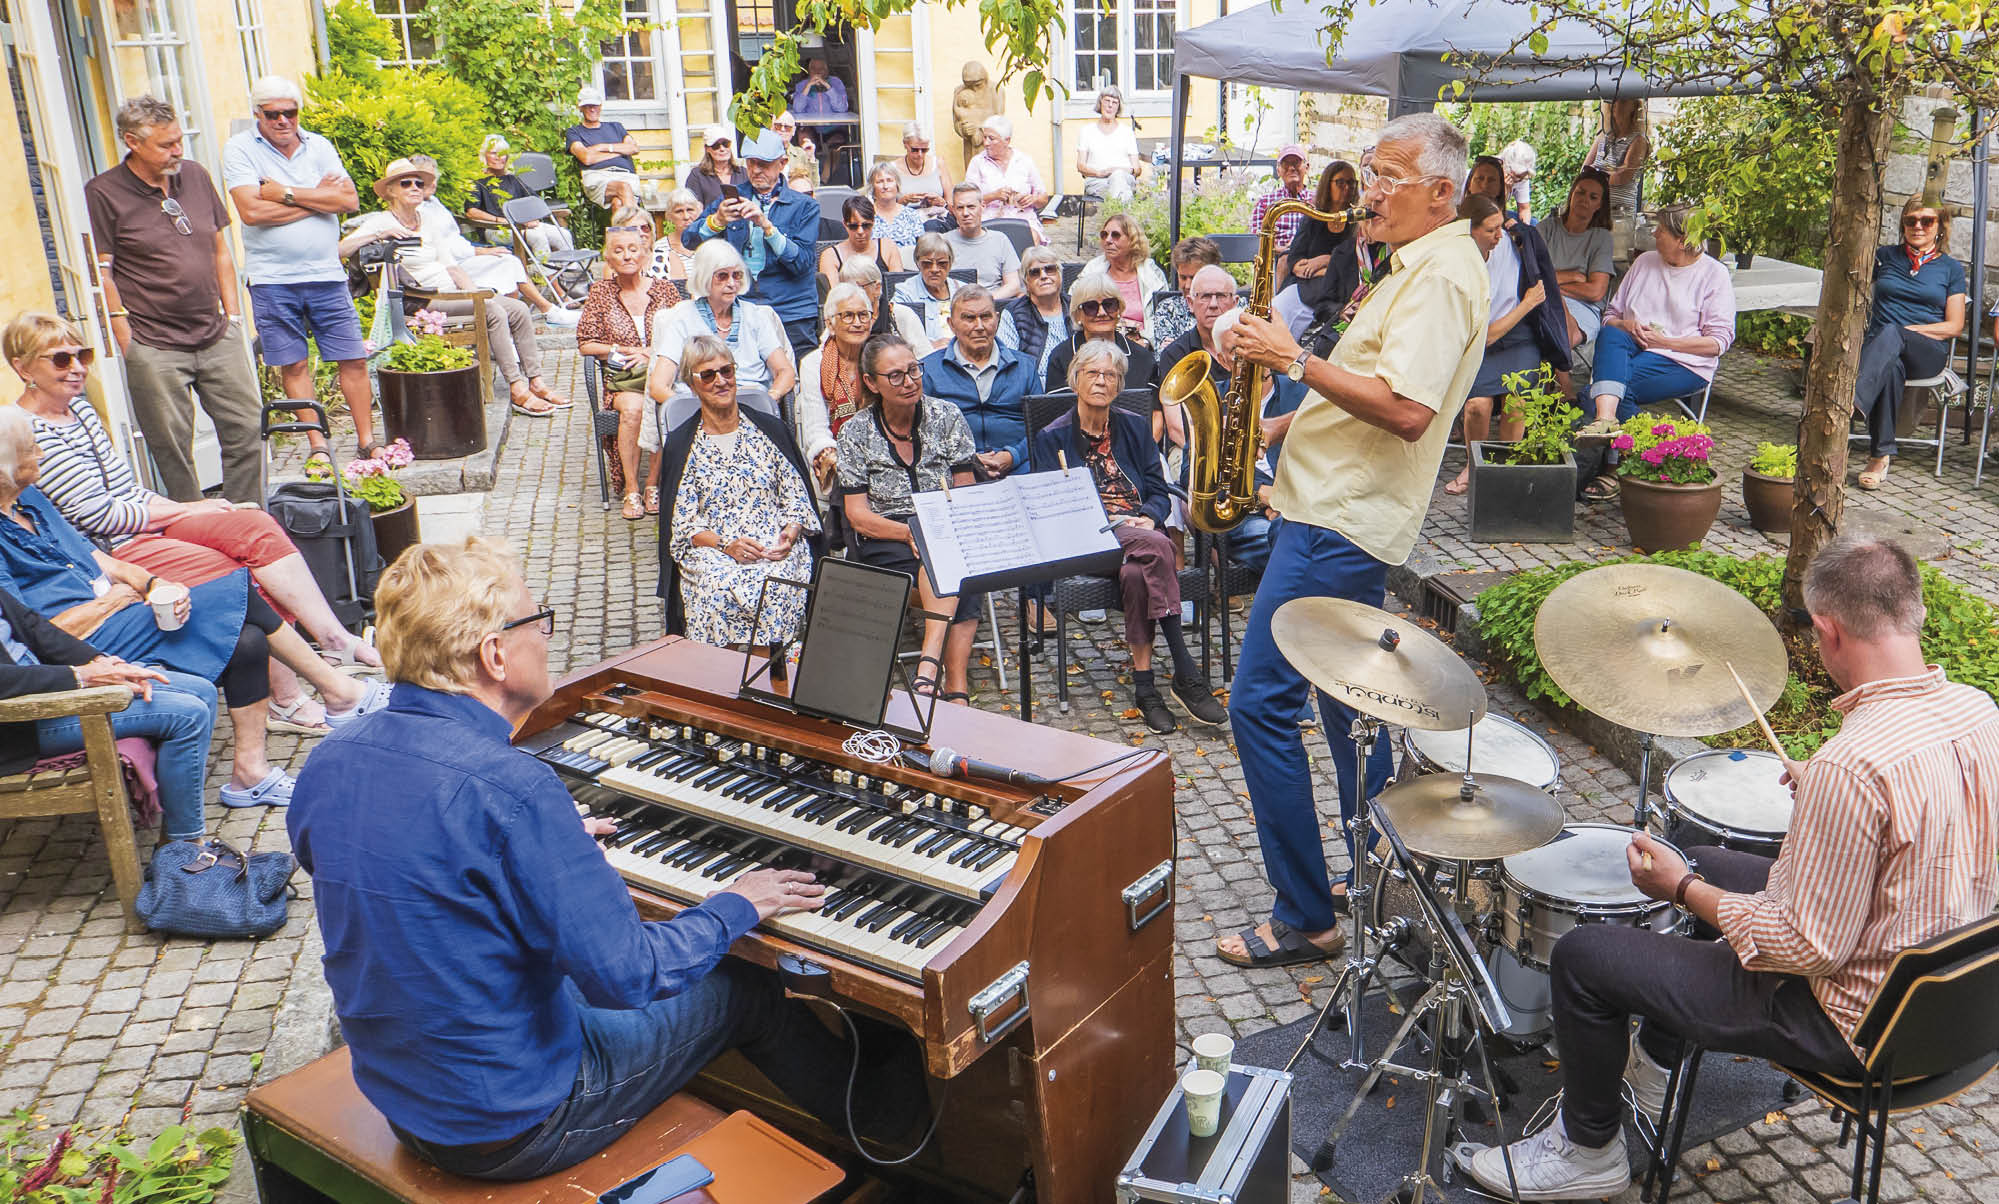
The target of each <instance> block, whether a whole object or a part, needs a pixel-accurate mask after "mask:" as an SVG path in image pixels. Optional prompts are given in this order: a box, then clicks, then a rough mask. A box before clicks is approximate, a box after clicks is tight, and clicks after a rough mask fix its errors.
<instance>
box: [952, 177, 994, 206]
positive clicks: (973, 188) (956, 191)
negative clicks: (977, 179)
mask: <svg viewBox="0 0 1999 1204" xmlns="http://www.w3.org/2000/svg"><path fill="white" fill-rule="evenodd" d="M967 192H969V193H971V194H972V195H973V196H975V197H984V196H985V195H986V194H985V193H984V192H983V191H982V190H981V189H980V188H979V186H978V185H977V184H974V183H972V182H970V181H969V180H960V181H958V182H957V183H956V184H953V185H952V186H951V202H952V203H953V204H956V203H957V201H958V197H959V195H960V194H962V193H967Z"/></svg>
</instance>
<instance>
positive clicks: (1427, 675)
mask: <svg viewBox="0 0 1999 1204" xmlns="http://www.w3.org/2000/svg"><path fill="white" fill-rule="evenodd" d="M1270 634H1271V636H1272V638H1274V639H1275V640H1276V641H1277V648H1278V650H1279V651H1281V652H1282V653H1284V657H1285V659H1286V660H1289V661H1290V662H1291V664H1292V665H1293V666H1294V667H1295V668H1296V669H1297V670H1298V672H1300V673H1302V674H1304V675H1305V679H1306V680H1307V681H1309V682H1311V683H1312V684H1313V685H1315V686H1317V687H1319V688H1320V689H1321V690H1324V691H1325V692H1326V693H1328V694H1330V695H1332V696H1333V697H1334V698H1335V699H1338V700H1339V701H1341V702H1344V703H1346V704H1347V705H1348V706H1350V707H1352V708H1353V709H1355V710H1356V711H1360V712H1362V713H1363V714H1367V715H1372V716H1374V717H1375V718H1376V719H1383V720H1387V721H1389V722H1392V723H1399V724H1401V725H1403V726H1404V727H1414V728H1421V729H1424V730H1426V731H1438V732H1450V731H1460V730H1462V729H1464V728H1467V727H1470V726H1471V725H1472V724H1474V723H1477V722H1478V721H1479V720H1480V719H1482V718H1484V716H1485V684H1484V683H1483V682H1481V681H1479V679H1478V674H1476V673H1474V672H1472V669H1471V666H1470V665H1467V664H1466V663H1465V662H1464V659H1463V658H1462V657H1460V656H1459V655H1458V654H1457V653H1455V652H1453V651H1451V649H1450V648H1449V646H1448V645H1446V644H1445V643H1444V642H1443V641H1442V640H1440V639H1438V638H1437V637H1436V636H1433V635H1431V634H1430V633H1429V632H1427V631H1424V630H1423V629H1422V628H1420V627H1418V626H1416V625H1415V624H1414V623H1411V622H1409V621H1408V620H1406V619H1401V618H1397V617H1396V616H1394V615H1392V614H1389V613H1388V612H1387V611H1385V610H1378V609H1376V608H1375V607H1372V606H1365V605H1362V604H1361V603H1359V602H1349V601H1347V600H1346V599H1345V598H1293V599H1291V601H1289V602H1286V603H1285V604H1284V605H1282V606H1280V607H1278V608H1277V613H1276V614H1274V615H1272V616H1271V617H1270Z"/></svg>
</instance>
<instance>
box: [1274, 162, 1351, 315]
mask: <svg viewBox="0 0 1999 1204" xmlns="http://www.w3.org/2000/svg"><path fill="white" fill-rule="evenodd" d="M1359 199H1360V173H1359V171H1358V169H1356V168H1355V167H1354V165H1353V164H1351V163H1349V162H1347V161H1346V160H1345V159H1335V160H1333V161H1332V162H1331V163H1328V164H1326V169H1325V170H1324V171H1322V172H1320V173H1319V189H1318V191H1317V192H1316V193H1314V194H1313V196H1312V208H1314V209H1317V210H1318V211H1319V212H1321V213H1338V212H1341V211H1342V210H1345V209H1348V208H1350V207H1352V206H1353V205H1354V203H1355V202H1357V201H1358V200H1359ZM1359 239H1360V227H1359V226H1358V225H1357V224H1355V223H1353V222H1343V223H1341V224H1340V228H1339V229H1337V230H1335V229H1333V228H1332V224H1331V223H1329V222H1324V221H1320V220H1319V219H1317V218H1306V219H1305V220H1304V221H1302V222H1300V223H1299V225H1298V233H1297V236H1296V237H1294V238H1293V239H1292V240H1291V249H1290V251H1288V252H1287V253H1286V254H1285V255H1284V257H1283V258H1282V259H1281V260H1280V261H1279V265H1278V266H1279V269H1280V270H1279V274H1278V285H1277V297H1276V299H1275V300H1274V301H1272V302H1271V312H1272V314H1273V315H1274V316H1275V317H1276V318H1277V319H1278V320H1279V321H1281V322H1283V323H1284V324H1285V326H1287V327H1288V328H1289V329H1290V331H1291V337H1292V338H1294V339H1303V338H1304V337H1305V332H1306V331H1307V330H1309V329H1310V328H1311V327H1312V326H1313V325H1314V324H1316V323H1320V322H1324V323H1329V324H1330V323H1331V322H1334V321H1336V320H1337V319H1338V318H1339V316H1340V311H1341V310H1343V309H1345V308H1346V304H1347V302H1348V301H1351V300H1352V299H1353V295H1354V290H1355V289H1357V288H1359V287H1360V248H1359V247H1358V246H1357V243H1358V241H1359ZM1335 341H1337V336H1335Z"/></svg>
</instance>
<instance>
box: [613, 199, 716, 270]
mask: <svg viewBox="0 0 1999 1204" xmlns="http://www.w3.org/2000/svg"><path fill="white" fill-rule="evenodd" d="M629 212H631V214H632V216H631V218H629V219H625V220H613V221H612V223H611V224H612V225H613V226H627V225H630V226H640V227H643V228H644V230H645V235H646V241H647V242H648V243H650V244H651V245H652V262H650V263H649V264H647V265H646V275H648V276H651V277H652V278H653V279H654V280H671V281H673V282H674V283H675V284H678V285H679V286H680V287H681V288H682V289H685V288H686V287H687V273H688V269H689V267H690V266H691V265H692V264H693V262H694V247H693V246H692V245H691V244H690V243H688V241H687V235H688V234H689V233H690V232H691V231H692V230H693V229H694V225H695V223H696V222H699V221H700V220H701V204H700V202H699V201H697V200H696V199H695V196H694V193H693V192H692V191H691V190H689V189H686V188H676V189H674V190H673V195H671V196H669V197H667V198H666V223H667V233H666V234H665V235H660V234H658V233H657V232H656V231H655V228H654V226H653V221H652V214H650V213H647V212H646V211H645V210H643V209H637V210H631V211H629Z"/></svg>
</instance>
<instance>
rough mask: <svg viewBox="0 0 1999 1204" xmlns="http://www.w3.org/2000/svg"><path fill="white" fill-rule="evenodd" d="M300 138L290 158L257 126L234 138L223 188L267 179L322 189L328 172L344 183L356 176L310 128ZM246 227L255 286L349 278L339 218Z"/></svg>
mask: <svg viewBox="0 0 1999 1204" xmlns="http://www.w3.org/2000/svg"><path fill="white" fill-rule="evenodd" d="M298 138H299V144H298V146H297V147H296V148H294V149H293V151H292V153H291V154H289V155H286V154H284V153H283V152H281V151H279V150H278V148H277V147H275V146H272V145H271V144H270V143H269V142H268V141H266V140H265V139H264V136H263V135H262V134H260V133H258V132H257V129H256V127H255V126H252V127H251V128H249V129H247V130H244V131H243V132H242V133H240V134H234V135H231V136H230V139H229V142H228V144H227V145H225V146H224V147H223V148H222V190H223V191H224V192H228V191H229V190H230V189H233V188H243V187H249V188H255V187H256V186H257V183H258V181H260V180H265V179H270V180H280V181H282V182H284V183H286V184H289V185H291V186H292V187H293V188H317V187H319V182H320V180H321V179H323V178H325V176H326V175H327V174H328V173H332V174H333V175H337V176H339V177H340V178H341V179H343V180H346V179H352V178H353V177H351V176H349V175H348V174H347V168H346V167H345V166H343V165H342V164H341V162H340V153H339V152H338V151H336V150H334V149H333V144H332V143H331V142H328V141H327V140H326V139H324V138H322V137H320V136H319V135H318V134H315V133H313V132H312V131H310V130H300V131H299V132H298ZM238 216H239V217H240V216H241V214H238ZM242 227H243V272H244V274H245V275H247V276H248V277H249V278H250V283H251V284H317V283H325V282H328V281H341V282H344V281H345V280H346V279H347V272H346V270H345V269H344V268H342V267H341V266H340V251H339V247H340V218H339V217H338V216H336V215H334V214H331V213H315V214H313V215H311V216H310V217H303V218H300V219H299V220H298V221H295V222H287V223H285V224H284V225H282V226H253V225H251V224H250V223H249V222H244V223H242Z"/></svg>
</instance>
